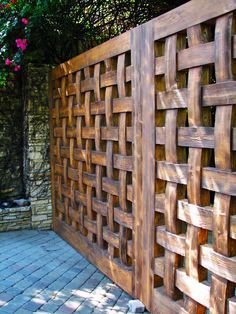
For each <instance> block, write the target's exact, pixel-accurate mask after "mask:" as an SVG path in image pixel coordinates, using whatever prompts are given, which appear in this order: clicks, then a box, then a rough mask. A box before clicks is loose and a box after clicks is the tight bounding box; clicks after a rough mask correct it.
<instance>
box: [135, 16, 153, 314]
mask: <svg viewBox="0 0 236 314" xmlns="http://www.w3.org/2000/svg"><path fill="white" fill-rule="evenodd" d="M131 45H132V46H131V51H132V55H133V62H132V63H133V67H134V69H133V70H134V71H133V84H134V85H133V97H134V126H135V129H134V130H135V133H134V134H135V140H134V168H135V170H134V206H135V231H134V232H135V236H136V237H135V245H134V250H135V254H134V256H135V278H134V282H135V296H136V297H138V298H139V299H141V301H142V302H143V303H145V305H146V306H147V308H148V309H149V310H150V309H151V300H152V291H153V286H154V275H153V267H152V264H153V258H154V206H155V84H154V38H153V24H152V22H150V23H146V24H144V25H142V26H140V27H138V28H136V29H135V30H133V32H132V40H131ZM141 126H142V127H141ZM136 132H138V133H136ZM138 134H139V136H138Z"/></svg>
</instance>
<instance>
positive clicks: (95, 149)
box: [52, 51, 133, 290]
mask: <svg viewBox="0 0 236 314" xmlns="http://www.w3.org/2000/svg"><path fill="white" fill-rule="evenodd" d="M52 89H53V91H52V93H53V99H54V108H53V109H52V120H53V154H54V160H55V164H54V175H55V177H54V182H55V183H54V184H55V199H56V201H55V216H56V219H58V220H59V221H61V222H64V223H65V224H66V225H68V226H70V227H71V228H73V230H74V231H75V232H77V233H79V234H80V235H81V237H82V238H83V240H86V241H88V242H89V243H90V244H92V245H93V247H94V248H95V249H97V250H99V251H100V252H101V254H102V255H104V257H105V258H106V259H107V261H109V260H112V261H115V263H117V264H119V267H121V268H122V267H123V268H124V269H125V270H126V271H127V272H128V273H131V270H132V254H133V253H132V226H133V216H132V167H133V162H132V138H133V129H132V106H133V104H132V97H131V60H130V52H129V51H127V52H126V53H122V54H119V55H118V56H113V57H111V58H108V59H106V60H104V61H102V62H99V63H96V64H95V65H92V66H87V67H85V68H83V69H81V70H79V71H75V72H74V73H73V74H69V75H67V76H64V77H62V78H59V79H57V80H54V82H53V86H52ZM122 280H124V278H123V279H122ZM127 280H128V281H129V278H127ZM129 285H130V284H128V285H127V286H129ZM128 290H130V288H129V289H128Z"/></svg>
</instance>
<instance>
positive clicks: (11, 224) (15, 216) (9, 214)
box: [0, 206, 32, 232]
mask: <svg viewBox="0 0 236 314" xmlns="http://www.w3.org/2000/svg"><path fill="white" fill-rule="evenodd" d="M31 218H32V217H31V207H30V206H25V207H15V208H4V209H1V208H0V232H2V231H10V230H20V229H30V228H31Z"/></svg>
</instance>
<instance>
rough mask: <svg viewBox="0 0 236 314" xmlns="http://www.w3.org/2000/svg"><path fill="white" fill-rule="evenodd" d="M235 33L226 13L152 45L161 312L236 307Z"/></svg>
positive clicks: (198, 311)
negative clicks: (153, 50) (235, 303)
mask: <svg viewBox="0 0 236 314" xmlns="http://www.w3.org/2000/svg"><path fill="white" fill-rule="evenodd" d="M234 32H235V28H234V18H233V13H229V14H226V15H223V16H221V17H219V18H217V19H215V20H211V21H210V22H205V23H202V24H198V25H195V26H191V27H189V28H187V29H186V30H183V31H181V32H179V33H176V34H173V35H170V36H168V37H166V38H164V39H162V40H158V41H156V42H155V44H156V58H155V75H156V76H155V78H156V86H157V88H156V117H157V119H156V144H157V145H156V178H157V182H156V198H155V211H156V220H157V226H156V237H155V242H156V252H155V254H156V258H155V269H154V273H155V274H156V279H157V286H161V287H160V288H158V289H157V295H158V298H159V299H160V297H161V296H162V297H163V299H162V302H163V311H164V308H165V307H167V304H168V303H169V302H171V301H170V300H179V299H182V300H183V302H182V305H181V307H182V309H184V310H185V311H186V313H205V310H206V309H210V311H211V313H225V312H226V310H227V307H228V310H229V307H230V301H232V302H233V301H234V298H233V296H234V295H235V283H236V268H235V266H236V265H235V255H236V242H235V239H236V233H235V218H236V198H235V196H236V172H235V171H236V168H235V166H236V154H235V137H234V134H235V129H234V128H235V126H236V115H235V109H236V106H235V98H234V96H233V97H231V95H234V93H235V87H236V82H235V61H234V60H233V57H235V51H234V48H233V49H231V48H232V47H234V42H235V37H234V34H235V33H234ZM231 298H232V300H231ZM180 304H181V302H179V301H178V302H176V303H173V306H174V307H175V310H176V311H177V308H178V307H179V306H180ZM232 308H233V305H232ZM234 309H235V307H234ZM232 313H233V310H232Z"/></svg>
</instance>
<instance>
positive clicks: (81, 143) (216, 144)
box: [50, 0, 236, 314]
mask: <svg viewBox="0 0 236 314" xmlns="http://www.w3.org/2000/svg"><path fill="white" fill-rule="evenodd" d="M235 9H236V1H235V0H223V1H220V0H212V1H204V0H198V1H196V0H192V1H189V2H188V3H186V4H185V5H183V6H181V7H178V8H176V9H175V10H172V11H171V12H167V13H166V14H164V15H162V16H159V17H157V18H156V19H154V20H152V21H149V22H147V23H145V24H143V25H141V26H139V27H136V28H134V29H132V30H131V31H129V32H127V33H125V34H122V35H120V36H118V37H117V38H114V39H112V40H110V41H108V42H106V43H104V44H102V45H100V46H98V47H95V48H93V49H91V50H89V51H87V52H85V53H83V54H81V55H80V56H77V57H75V58H73V59H72V60H69V61H67V62H65V63H64V64H62V65H60V66H58V67H56V68H55V69H54V70H53V71H52V74H51V78H50V144H51V147H50V156H51V171H52V173H51V181H52V198H53V220H54V229H55V230H56V232H58V233H59V234H60V235H61V236H62V237H64V238H65V239H66V240H67V241H68V242H69V243H71V244H72V245H73V246H74V247H75V248H76V249H78V250H79V251H80V252H81V253H82V254H83V255H84V256H85V257H87V258H88V259H89V260H90V261H91V262H92V263H94V264H95V265H96V266H97V267H98V268H99V269H100V270H101V271H102V272H104V273H105V274H106V275H108V276H109V277H110V278H111V279H112V280H114V281H115V282H116V283H117V284H118V285H120V286H121V288H123V289H124V290H125V291H127V292H128V293H130V294H132V296H133V297H135V298H139V299H140V300H141V301H142V302H143V303H144V304H145V305H146V308H147V309H148V310H150V311H151V313H155V314H156V313H160V314H166V313H167V314H168V313H170V314H172V313H176V314H177V313H184V314H186V313H191V314H195V313H197V314H203V313H205V312H206V311H207V310H208V311H210V312H211V313H215V314H224V313H234V312H235V308H236V306H235V304H236V302H235V296H234V295H235V292H234V289H235V284H236V259H235V258H236V244H235V243H236V116H235V113H236V108H235V106H236V105H235V104H236V81H235V73H236V69H235V60H234V59H235V58H236V35H235V21H234V20H233V15H235V12H234V10H235Z"/></svg>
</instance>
